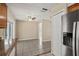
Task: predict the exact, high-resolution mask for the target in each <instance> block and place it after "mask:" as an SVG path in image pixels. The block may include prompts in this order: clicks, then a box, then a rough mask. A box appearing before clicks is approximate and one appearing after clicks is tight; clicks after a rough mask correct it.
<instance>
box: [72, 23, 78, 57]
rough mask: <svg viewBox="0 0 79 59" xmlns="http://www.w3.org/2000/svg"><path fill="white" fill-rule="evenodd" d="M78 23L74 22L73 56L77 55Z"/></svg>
mask: <svg viewBox="0 0 79 59" xmlns="http://www.w3.org/2000/svg"><path fill="white" fill-rule="evenodd" d="M76 25H77V22H74V23H73V38H72V49H73V56H76Z"/></svg>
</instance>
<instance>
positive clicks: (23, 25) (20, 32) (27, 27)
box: [16, 21, 38, 40]
mask: <svg viewBox="0 0 79 59" xmlns="http://www.w3.org/2000/svg"><path fill="white" fill-rule="evenodd" d="M16 33H17V34H16V36H17V38H18V39H19V40H20V39H21V40H23V39H24V40H29V39H38V22H37V21H16Z"/></svg>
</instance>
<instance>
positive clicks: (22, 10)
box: [7, 3, 54, 20]
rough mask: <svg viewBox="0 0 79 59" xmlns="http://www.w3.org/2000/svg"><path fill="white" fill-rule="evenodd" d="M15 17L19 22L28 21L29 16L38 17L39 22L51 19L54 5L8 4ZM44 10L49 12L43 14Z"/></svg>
mask: <svg viewBox="0 0 79 59" xmlns="http://www.w3.org/2000/svg"><path fill="white" fill-rule="evenodd" d="M7 5H8V7H9V8H10V9H11V11H12V13H13V15H14V16H15V18H16V19H17V20H26V19H27V17H28V16H32V17H36V19H37V20H42V19H50V15H51V8H53V5H54V4H53V3H8V4H7ZM42 8H47V9H48V11H46V12H41V9H42Z"/></svg>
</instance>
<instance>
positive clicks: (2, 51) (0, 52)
mask: <svg viewBox="0 0 79 59" xmlns="http://www.w3.org/2000/svg"><path fill="white" fill-rule="evenodd" d="M0 56H5V49H4V40H2V39H0Z"/></svg>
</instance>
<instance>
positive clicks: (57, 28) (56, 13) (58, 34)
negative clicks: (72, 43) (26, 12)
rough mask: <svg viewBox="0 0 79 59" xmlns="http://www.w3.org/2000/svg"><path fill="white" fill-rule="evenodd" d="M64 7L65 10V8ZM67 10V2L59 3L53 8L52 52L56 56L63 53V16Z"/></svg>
mask: <svg viewBox="0 0 79 59" xmlns="http://www.w3.org/2000/svg"><path fill="white" fill-rule="evenodd" d="M63 9H64V10H63ZM61 11H63V12H61ZM65 12H66V4H57V5H55V8H54V9H53V14H52V15H53V16H52V19H51V20H52V41H51V49H52V50H51V53H52V54H54V55H56V56H61V55H62V29H61V26H62V25H61V16H62V15H63V14H64V13H65Z"/></svg>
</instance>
